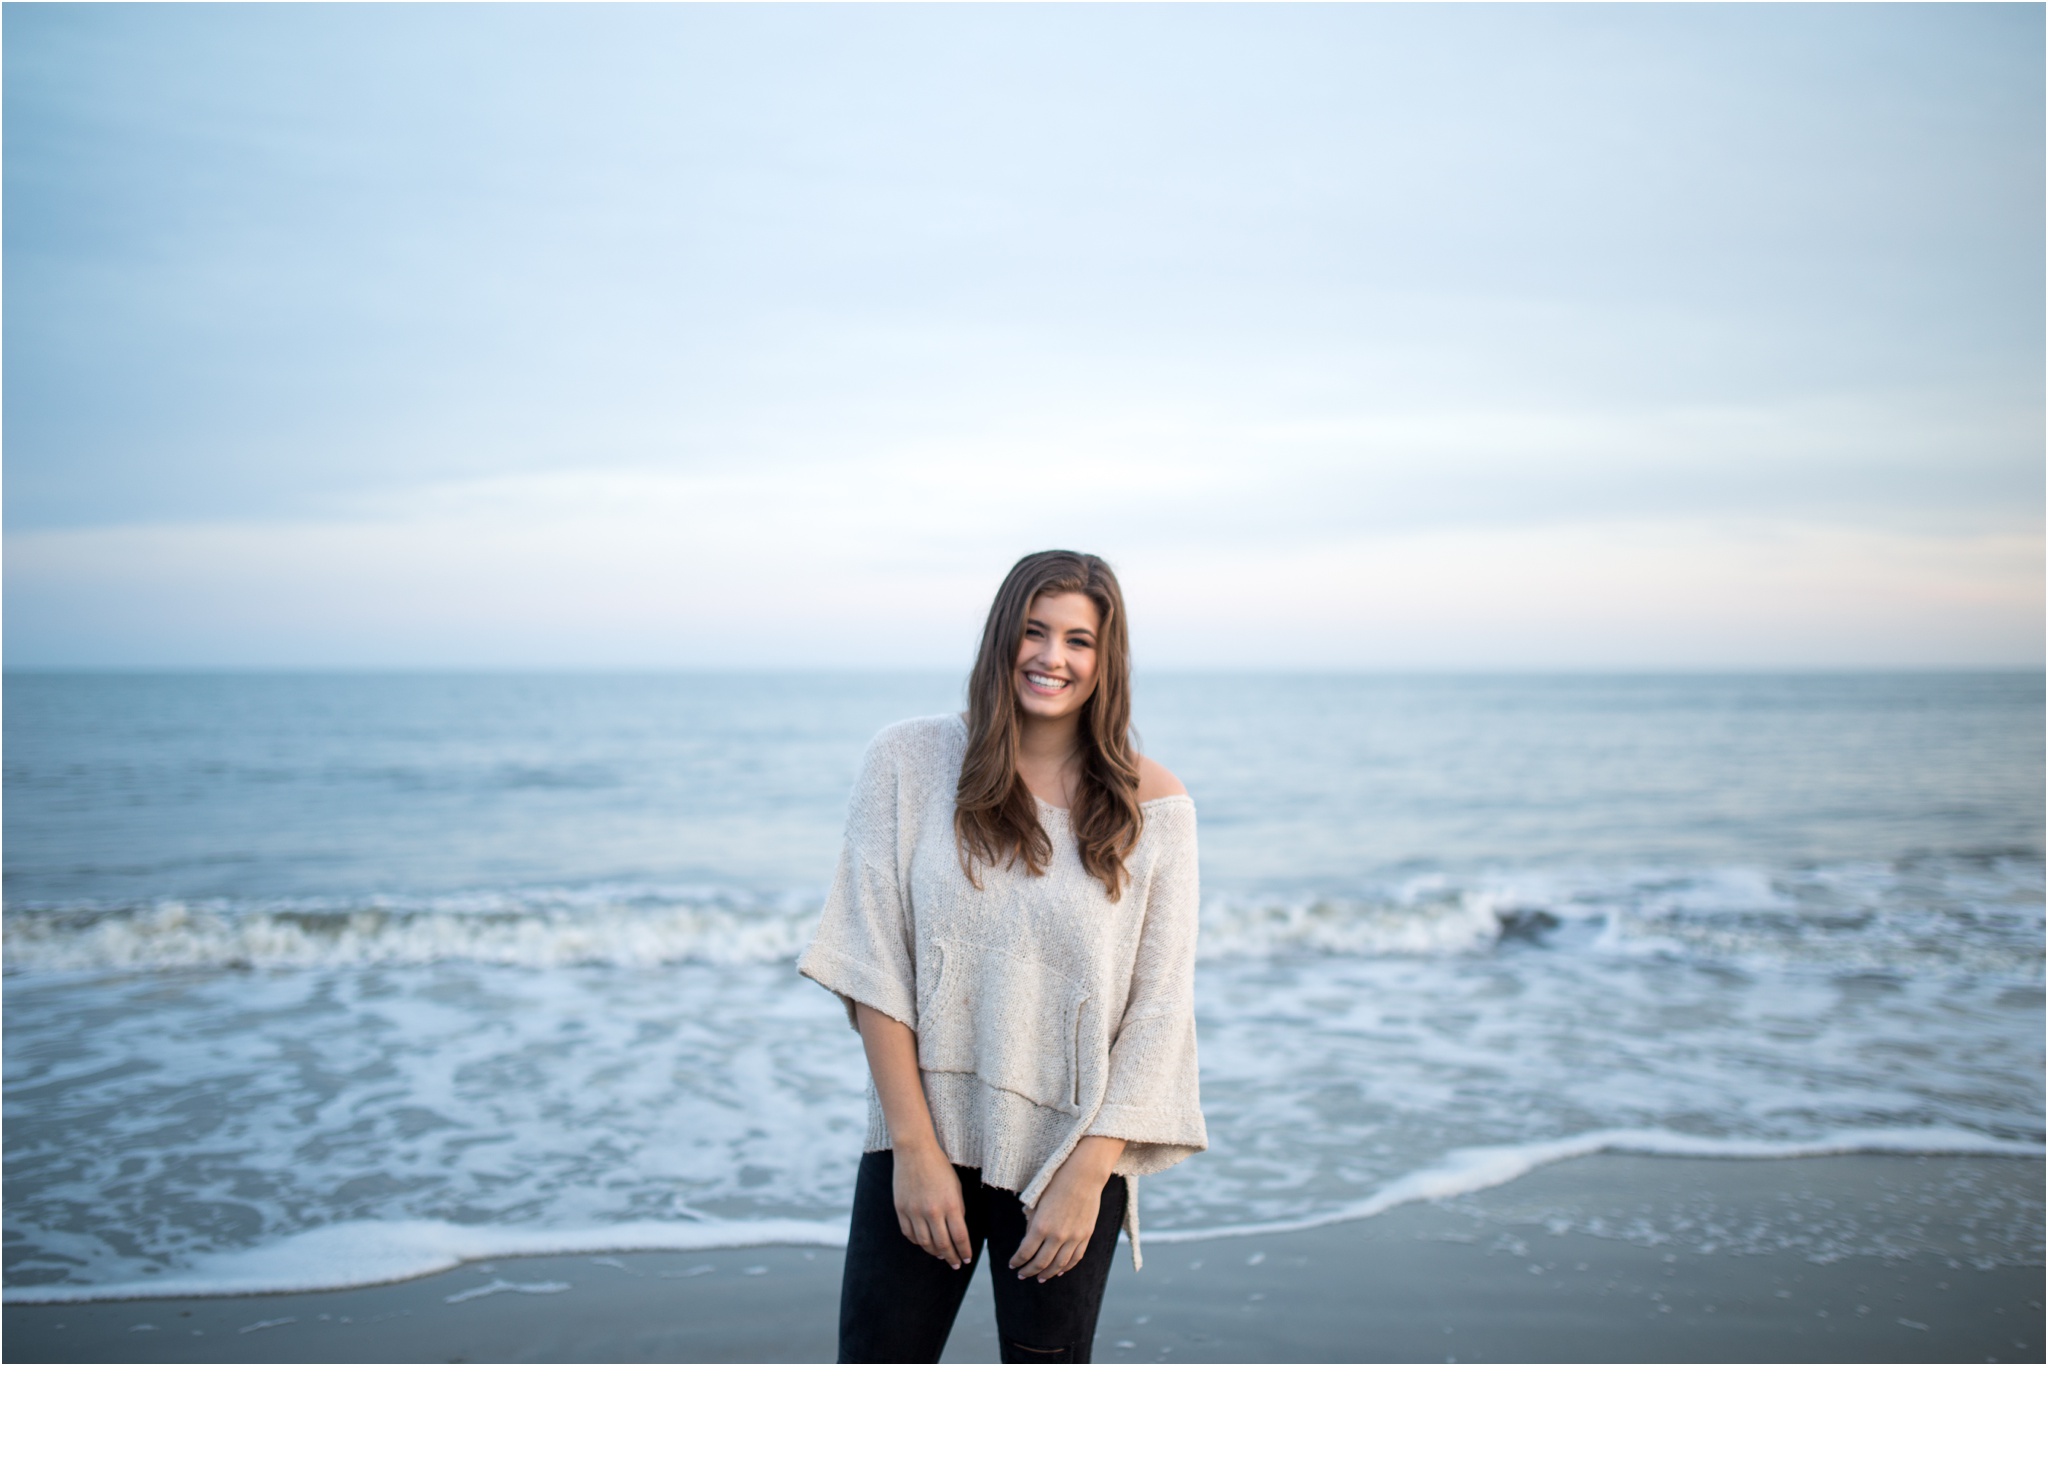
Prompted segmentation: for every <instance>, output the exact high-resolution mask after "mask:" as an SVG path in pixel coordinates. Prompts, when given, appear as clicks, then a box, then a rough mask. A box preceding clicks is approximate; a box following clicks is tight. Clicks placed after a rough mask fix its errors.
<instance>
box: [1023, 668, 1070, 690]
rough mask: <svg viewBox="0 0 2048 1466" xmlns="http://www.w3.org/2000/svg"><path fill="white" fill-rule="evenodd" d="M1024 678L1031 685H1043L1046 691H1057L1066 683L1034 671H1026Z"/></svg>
mask: <svg viewBox="0 0 2048 1466" xmlns="http://www.w3.org/2000/svg"><path fill="white" fill-rule="evenodd" d="M1024 680H1025V681H1026V682H1029V683H1030V684H1031V685H1032V686H1033V687H1043V688H1045V689H1046V690H1047V691H1048V692H1057V691H1058V690H1059V689H1060V688H1062V687H1065V686H1066V685H1067V684H1066V683H1065V682H1062V681H1060V680H1059V679H1058V678H1055V677H1044V676H1041V675H1040V674H1038V673H1036V672H1026V673H1025V674H1024Z"/></svg>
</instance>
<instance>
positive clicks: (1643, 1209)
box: [4, 1155, 2043, 1364]
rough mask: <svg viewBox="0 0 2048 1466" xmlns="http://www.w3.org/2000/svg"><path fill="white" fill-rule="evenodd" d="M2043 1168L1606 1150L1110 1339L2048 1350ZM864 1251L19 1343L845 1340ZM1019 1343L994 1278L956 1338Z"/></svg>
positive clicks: (212, 1313)
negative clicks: (1004, 1336) (842, 1320)
mask: <svg viewBox="0 0 2048 1466" xmlns="http://www.w3.org/2000/svg"><path fill="white" fill-rule="evenodd" d="M2042 1187H2043V1165H2042V1162H2040V1161H2038V1160H1992V1159H1983V1158H1976V1157H1937V1156H1921V1157H1915V1156H1838V1157H1826V1158H1820V1159H1809V1160H1787V1161H1691V1160H1671V1159H1662V1158H1652V1157H1637V1156H1617V1155H1602V1156H1591V1157H1587V1158H1585V1159H1582V1160H1577V1161H1571V1162H1567V1163H1564V1164H1561V1165H1557V1166H1552V1167H1548V1168H1546V1169H1544V1170H1542V1171H1539V1172H1537V1173H1536V1174H1534V1175H1532V1176H1528V1177H1525V1178H1523V1179H1522V1180H1520V1181H1517V1182H1514V1183H1512V1184H1511V1185H1508V1186H1503V1187H1500V1188H1498V1189H1496V1190H1493V1191H1488V1192H1483V1193H1479V1194H1476V1195H1473V1196H1469V1197H1463V1198H1457V1199H1455V1200H1453V1201H1450V1202H1445V1203H1435V1204H1429V1205H1415V1206H1407V1207H1402V1208H1399V1209H1397V1210H1395V1211H1392V1212H1389V1213H1387V1214H1386V1215H1384V1216H1381V1217H1375V1218H1373V1219H1371V1220H1369V1221H1363V1222H1352V1223H1344V1224H1340V1225H1335V1226H1327V1227H1318V1228H1314V1229H1312V1230H1308V1231H1302V1232H1293V1233H1281V1234H1271V1235H1265V1236H1254V1237H1244V1238H1236V1239H1227V1240H1222V1241H1211V1242H1185V1243H1166V1242H1157V1241H1154V1242H1148V1244H1147V1246H1146V1249H1145V1268H1144V1271H1142V1272H1139V1273H1135V1274H1134V1273H1133V1272H1132V1271H1131V1269H1130V1265H1129V1262H1128V1259H1127V1258H1125V1257H1121V1256H1120V1257H1119V1258H1118V1260H1117V1266H1116V1269H1115V1270H1114V1271H1113V1273H1112V1274H1111V1281H1110V1285H1109V1293H1108V1296H1107V1298H1106V1300H1105V1302H1104V1305H1103V1314H1102V1323H1101V1328H1100V1330H1099V1332H1098V1334H1097V1337H1096V1347H1095V1357H1096V1361H1097V1362H1098V1363H1104V1364H1109V1363H1125V1362H1140V1363H1161V1362H1163V1363H1188V1362H1201V1363H1225V1362H1231V1363H1300V1362H1324V1363H1327V1362H1360V1363H1364V1362H1393V1361H1411V1362H1412V1361H1424V1362H1428V1361H1444V1360H1457V1361H1461V1362H1511V1361H1531V1362H1534V1361H1545V1362H1631V1361H1642V1362H1651V1361H1664V1362H1824V1361H1826V1362H1864V1361H1869V1362H1879V1361H1886V1362H1928V1363H1932V1362H1956V1363H1978V1362H1985V1361H1998V1362H2032V1363H2041V1362H2043V1333H2042V1302H2043V1299H2042V1286H2043V1274H2042V1268H2041V1266H2040V1262H2039V1258H2040V1242H2039V1237H2040V1224H2041V1213H2042ZM1873 1239H1875V1242H1874V1241H1873ZM1873 1248H1874V1250H1875V1251H1876V1252H1878V1253H1879V1254H1880V1255H1859V1254H1858V1253H1857V1252H1856V1251H1855V1249H1861V1250H1862V1253H1864V1254H1867V1253H1868V1252H1870V1251H1871V1250H1873ZM1960 1257H1972V1258H1978V1259H1983V1260H1988V1259H1991V1258H1999V1259H2001V1262H2000V1265H1997V1266H1991V1267H1980V1266H1972V1265H1969V1264H1966V1263H1963V1262H1961V1261H1958V1260H1957V1259H1958V1258H1960ZM840 1258H841V1254H840V1253H839V1252H838V1251H836V1250H834V1249H830V1248H811V1249H804V1248H793V1247H771V1248H757V1249H746V1250H734V1251H726V1252H694V1253H674V1252H671V1253H625V1254H616V1255H611V1256H577V1257H539V1258H516V1259H506V1260H501V1261H499V1262H496V1263H486V1264H472V1265H468V1266H464V1267H461V1268H457V1269H455V1270H452V1271H450V1272H445V1273H440V1274H437V1275H435V1276H433V1277H429V1278H419V1279H414V1280H412V1281H410V1282H405V1283H395V1284H390V1285H386V1286H383V1287H375V1288H351V1289H343V1290H337V1291H333V1292H322V1293H297V1294H282V1295H271V1296H267V1297H260V1298H209V1299H190V1300H166V1301H149V1302H132V1303H130V1302H120V1303H73V1304H51V1305H21V1304H17V1305H11V1306H9V1307H8V1308H7V1309H6V1310H5V1314H6V1320H5V1335H4V1353H5V1358H6V1360H7V1362H8V1363H30V1362H39V1361H40V1362H135V1363H147V1362H195V1363H196V1362H277V1363H292V1362H330V1363H342V1362H423V1363H425V1362H449V1363H464V1362H476V1363H482V1362H489V1361H508V1362H509V1361H530V1362H572V1361H575V1362H678V1363H681V1362H761V1363H778V1362H806V1361H814V1362H826V1361H829V1360H830V1359H831V1358H832V1354H833V1335H834V1327H835V1323H836V1317H837V1306H838V1285H839V1266H840ZM1815 1259H1824V1260H1815ZM995 1358H996V1340H995V1327H994V1321H993V1318H992V1316H991V1310H990V1303H989V1294H988V1290H987V1287H986V1285H980V1286H977V1287H975V1288H974V1289H972V1290H971V1291H970V1293H969V1295H968V1300H967V1303H966V1305H965V1306H964V1307H963V1309H962V1311H961V1317H960V1321H959V1323H958V1324H957V1325H956V1327H955V1329H954V1334H953V1339H952V1342H951V1344H950V1345H949V1347H948V1349H947V1354H946V1360H947V1362H948V1363H980V1362H988V1363H993V1362H994V1361H995Z"/></svg>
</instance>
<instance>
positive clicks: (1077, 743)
mask: <svg viewBox="0 0 2048 1466" xmlns="http://www.w3.org/2000/svg"><path fill="white" fill-rule="evenodd" d="M1080 747H1081V714H1080V713H1078V712H1074V713H1069V714H1068V715H1067V716H1066V717H1064V718H1034V717H1029V716H1020V717H1019V718H1018V720H1017V753H1018V756H1019V757H1021V758H1024V759H1027V760H1029V761H1030V762H1032V763H1035V764H1051V765H1054V766H1058V765H1062V764H1065V763H1066V762H1067V761H1068V760H1069V759H1071V758H1072V757H1073V756H1074V755H1075V754H1076V753H1077V752H1079V751H1080Z"/></svg>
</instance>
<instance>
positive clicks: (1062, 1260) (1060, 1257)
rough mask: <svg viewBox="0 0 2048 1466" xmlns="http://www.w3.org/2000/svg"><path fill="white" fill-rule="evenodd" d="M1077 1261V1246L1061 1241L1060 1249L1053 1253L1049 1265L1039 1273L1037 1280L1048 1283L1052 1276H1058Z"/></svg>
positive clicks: (1078, 1253)
mask: <svg viewBox="0 0 2048 1466" xmlns="http://www.w3.org/2000/svg"><path fill="white" fill-rule="evenodd" d="M1078 1261H1080V1250H1079V1248H1078V1246H1077V1245H1076V1244H1075V1243H1072V1242H1067V1243H1063V1244H1062V1245H1061V1247H1060V1250H1059V1251H1058V1252H1057V1253H1055V1254H1054V1255H1053V1260H1052V1263H1051V1265H1050V1266H1048V1267H1047V1268H1046V1270H1045V1271H1044V1272H1043V1273H1041V1274H1040V1275H1039V1279H1038V1281H1039V1282H1041V1283H1049V1282H1051V1281H1052V1280H1053V1279H1054V1278H1056V1277H1059V1276H1060V1275H1061V1274H1062V1273H1064V1272H1066V1271H1068V1270H1069V1269H1070V1268H1072V1267H1073V1265H1074V1264H1075V1263H1076V1262H1078Z"/></svg>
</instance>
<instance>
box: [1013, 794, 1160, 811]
mask: <svg viewBox="0 0 2048 1466" xmlns="http://www.w3.org/2000/svg"><path fill="white" fill-rule="evenodd" d="M1031 797H1032V798H1033V799H1037V800H1038V807H1039V809H1040V810H1041V811H1043V810H1048V809H1049V810H1051V811H1052V812H1053V813H1054V814H1060V815H1070V814H1072V813H1073V810H1072V809H1070V808H1069V807H1068V806H1066V805H1064V804H1054V803H1052V802H1051V801H1050V800H1046V799H1039V797H1038V796H1037V795H1036V794H1033V795H1032V796H1031ZM1176 799H1185V800H1186V801H1187V802H1188V803H1189V804H1193V803H1194V802H1195V796H1194V795H1192V794H1162V795H1160V796H1159V797H1158V798H1157V799H1141V800H1139V801H1138V808H1140V809H1150V808H1151V807H1152V806H1153V805H1155V804H1171V803H1173V801H1174V800H1176Z"/></svg>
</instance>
